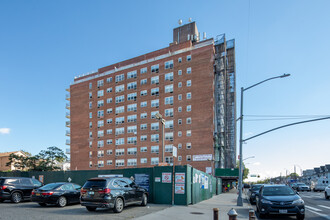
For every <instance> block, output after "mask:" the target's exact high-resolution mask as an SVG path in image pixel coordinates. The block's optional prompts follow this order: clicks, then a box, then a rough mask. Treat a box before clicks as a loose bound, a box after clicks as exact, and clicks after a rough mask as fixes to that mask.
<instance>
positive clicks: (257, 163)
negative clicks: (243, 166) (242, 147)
mask: <svg viewBox="0 0 330 220" xmlns="http://www.w3.org/2000/svg"><path fill="white" fill-rule="evenodd" d="M260 164H261V163H260V162H255V163H253V165H254V166H260Z"/></svg>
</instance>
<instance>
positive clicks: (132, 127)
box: [127, 125, 137, 134]
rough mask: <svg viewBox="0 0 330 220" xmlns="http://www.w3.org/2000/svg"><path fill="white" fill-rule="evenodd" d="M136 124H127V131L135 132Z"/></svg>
mask: <svg viewBox="0 0 330 220" xmlns="http://www.w3.org/2000/svg"><path fill="white" fill-rule="evenodd" d="M136 130H137V129H136V125H134V126H128V127H127V133H133V134H135V133H136Z"/></svg>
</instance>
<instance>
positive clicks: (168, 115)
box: [165, 108, 173, 117]
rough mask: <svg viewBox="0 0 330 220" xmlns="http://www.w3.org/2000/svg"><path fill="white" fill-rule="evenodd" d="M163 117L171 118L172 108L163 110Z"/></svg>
mask: <svg viewBox="0 0 330 220" xmlns="http://www.w3.org/2000/svg"><path fill="white" fill-rule="evenodd" d="M165 117H173V108H168V109H165Z"/></svg>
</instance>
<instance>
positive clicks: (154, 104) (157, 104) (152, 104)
mask: <svg viewBox="0 0 330 220" xmlns="http://www.w3.org/2000/svg"><path fill="white" fill-rule="evenodd" d="M151 107H156V108H157V107H159V99H155V100H151Z"/></svg>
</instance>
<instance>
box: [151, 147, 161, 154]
mask: <svg viewBox="0 0 330 220" xmlns="http://www.w3.org/2000/svg"><path fill="white" fill-rule="evenodd" d="M151 153H159V146H151Z"/></svg>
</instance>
